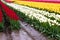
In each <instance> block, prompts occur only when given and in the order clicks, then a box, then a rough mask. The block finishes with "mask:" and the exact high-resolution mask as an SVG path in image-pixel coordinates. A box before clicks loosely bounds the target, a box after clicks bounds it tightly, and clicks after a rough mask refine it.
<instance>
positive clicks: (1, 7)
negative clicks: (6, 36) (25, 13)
mask: <svg viewBox="0 0 60 40" xmlns="http://www.w3.org/2000/svg"><path fill="white" fill-rule="evenodd" d="M3 11H4V13H5V16H6V17H8V19H9V22H10V24H11V26H12V29H20V24H19V22H18V20H20V18H19V16H17V14H16V13H15V12H14V11H13V10H12V9H10V8H9V7H8V6H7V5H6V4H4V3H3V2H1V1H0V31H3V30H2V29H3V27H4V13H3Z"/></svg>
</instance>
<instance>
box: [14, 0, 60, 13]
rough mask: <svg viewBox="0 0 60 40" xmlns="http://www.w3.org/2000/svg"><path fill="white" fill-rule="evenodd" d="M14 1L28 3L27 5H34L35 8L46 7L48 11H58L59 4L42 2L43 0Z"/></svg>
mask: <svg viewBox="0 0 60 40" xmlns="http://www.w3.org/2000/svg"><path fill="white" fill-rule="evenodd" d="M14 3H16V4H23V5H28V6H31V7H36V8H42V9H47V10H50V11H54V12H59V13H60V4H54V3H44V2H29V1H17V0H15V1H14Z"/></svg>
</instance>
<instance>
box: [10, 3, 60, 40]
mask: <svg viewBox="0 0 60 40" xmlns="http://www.w3.org/2000/svg"><path fill="white" fill-rule="evenodd" d="M9 6H11V7H13V8H12V9H13V10H14V11H15V12H16V13H17V14H18V15H19V17H21V18H22V19H23V20H24V21H25V22H27V23H29V24H30V25H31V26H32V27H34V28H35V29H36V30H38V31H39V32H42V33H45V34H46V35H48V37H51V38H54V39H57V40H60V14H56V13H55V12H50V11H46V10H41V9H40V10H38V9H34V8H29V7H26V6H21V5H20V6H17V5H14V4H12V5H9ZM18 7H19V8H18Z"/></svg>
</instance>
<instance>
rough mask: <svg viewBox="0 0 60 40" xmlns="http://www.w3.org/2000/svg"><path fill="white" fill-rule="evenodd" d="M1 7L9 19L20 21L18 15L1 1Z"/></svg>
mask: <svg viewBox="0 0 60 40" xmlns="http://www.w3.org/2000/svg"><path fill="white" fill-rule="evenodd" d="M0 5H1V6H2V8H3V9H4V10H5V12H6V15H7V16H8V17H9V18H11V19H13V20H19V17H18V16H17V15H16V13H15V12H14V11H13V10H12V9H10V8H9V7H8V6H6V5H5V4H4V3H2V2H1V1H0Z"/></svg>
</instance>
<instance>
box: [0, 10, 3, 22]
mask: <svg viewBox="0 0 60 40" xmlns="http://www.w3.org/2000/svg"><path fill="white" fill-rule="evenodd" d="M2 21H3V14H2V11H1V9H0V22H2Z"/></svg>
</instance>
